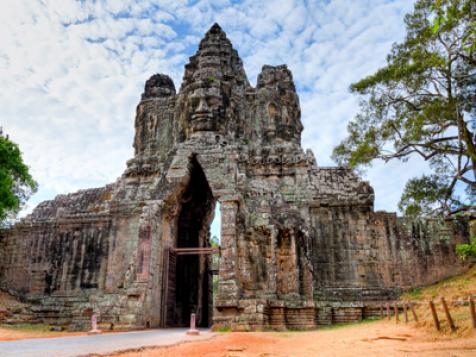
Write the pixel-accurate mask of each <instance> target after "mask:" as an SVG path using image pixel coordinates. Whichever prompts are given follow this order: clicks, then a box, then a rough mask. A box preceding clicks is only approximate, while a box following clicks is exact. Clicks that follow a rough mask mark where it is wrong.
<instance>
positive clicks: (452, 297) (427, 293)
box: [400, 265, 476, 336]
mask: <svg viewBox="0 0 476 357" xmlns="http://www.w3.org/2000/svg"><path fill="white" fill-rule="evenodd" d="M469 296H473V297H476V265H475V266H473V267H472V268H471V269H469V270H468V271H467V272H466V273H464V274H461V275H458V276H455V277H451V278H448V279H444V280H442V281H440V282H438V283H436V284H434V285H431V286H428V287H424V288H418V289H414V290H412V291H409V292H407V293H405V294H403V295H402V296H401V300H404V301H412V302H415V303H416V311H417V315H418V318H419V321H418V323H415V322H413V318H412V317H411V316H412V315H411V313H409V316H410V321H411V322H412V323H414V324H416V326H418V327H421V328H424V329H426V330H428V331H433V332H435V333H438V332H437V331H436V328H435V326H434V322H433V317H432V315H431V311H430V308H429V301H430V300H433V302H434V304H435V307H436V310H437V314H438V318H439V321H440V324H441V331H440V333H443V334H448V335H449V334H452V335H455V336H464V335H468V334H471V333H472V332H473V328H472V326H471V315H470V310H469V306H468V304H467V303H466V304H461V302H465V301H468V297H469ZM441 297H444V298H445V300H446V302H447V304H448V307H449V309H450V313H451V317H452V318H453V321H454V323H455V325H456V327H457V331H456V332H455V333H454V332H451V329H450V326H449V324H448V322H447V320H446V317H445V314H444V310H443V306H442V303H441ZM400 320H402V314H400Z"/></svg>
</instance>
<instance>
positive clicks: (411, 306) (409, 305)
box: [380, 296, 476, 332]
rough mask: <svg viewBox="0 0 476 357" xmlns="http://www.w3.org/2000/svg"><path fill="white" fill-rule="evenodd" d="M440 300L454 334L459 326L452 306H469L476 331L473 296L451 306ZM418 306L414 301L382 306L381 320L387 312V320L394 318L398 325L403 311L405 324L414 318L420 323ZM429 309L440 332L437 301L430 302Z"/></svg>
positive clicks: (475, 311)
mask: <svg viewBox="0 0 476 357" xmlns="http://www.w3.org/2000/svg"><path fill="white" fill-rule="evenodd" d="M439 300H440V303H441V308H442V310H443V315H444V318H445V319H446V321H447V322H448V326H449V327H450V329H451V331H452V332H455V331H456V330H457V329H458V326H457V325H456V323H455V320H454V319H453V315H452V314H451V310H450V306H454V305H462V306H466V305H467V306H468V309H469V311H470V322H471V326H472V328H473V329H476V310H475V304H474V300H473V298H472V297H471V296H470V297H469V298H468V299H467V300H457V301H452V302H451V304H448V303H447V301H446V299H445V298H444V297H441V298H440V299H439ZM418 304H419V305H420V304H421V303H418ZM416 305H417V303H415V302H413V301H403V302H394V303H393V306H391V305H390V304H389V303H387V304H385V306H384V305H383V304H381V305H380V318H382V319H383V318H385V316H384V311H386V315H387V316H386V317H387V320H391V319H392V317H393V318H394V319H395V322H396V323H398V322H400V310H401V311H402V312H403V320H404V322H405V323H408V322H409V321H410V318H413V321H415V322H418V315H417V311H416V309H415V306H416ZM392 307H393V309H392ZM428 307H429V309H430V312H431V316H432V319H433V324H434V325H435V328H436V330H438V331H440V330H441V324H440V316H439V315H438V309H437V308H436V303H435V301H434V300H430V301H428ZM392 310H393V314H392ZM409 311H410V312H411V316H410V315H409ZM392 315H393V316H392Z"/></svg>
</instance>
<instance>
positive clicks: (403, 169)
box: [0, 0, 426, 212]
mask: <svg viewBox="0 0 476 357" xmlns="http://www.w3.org/2000/svg"><path fill="white" fill-rule="evenodd" d="M412 7H413V1H410V0H395V1H391V0H386V1H385V0H361V1H359V0H327V1H321V0H314V1H304V0H299V1H298V0H296V1H291V0H280V1H273V0H267V1H256V0H253V1H251V0H250V1H248V0H246V1H231V0H214V1H211V0H210V1H202V0H195V1H186V0H160V1H153V2H151V1H66V0H58V1H34V0H28V1H21V0H18V1H11V2H9V3H8V4H7V3H6V2H2V4H1V5H0V23H1V24H2V25H1V27H0V31H1V32H0V34H1V41H2V45H1V46H0V86H1V88H2V91H0V126H2V127H3V129H4V131H5V132H6V133H8V134H9V135H10V137H11V138H12V139H13V140H14V141H15V142H17V143H18V144H19V145H20V148H21V150H22V151H23V153H24V159H25V161H26V162H27V163H28V165H30V167H31V170H32V174H33V176H34V177H35V178H36V179H37V180H38V182H39V185H40V189H39V191H38V193H37V194H36V195H35V196H34V197H33V198H32V199H31V201H30V203H29V206H28V207H27V208H26V210H25V211H24V212H29V211H30V210H31V209H32V208H33V207H34V206H35V205H36V204H38V203H39V202H40V201H42V200H45V199H52V198H53V197H54V196H55V195H56V194H60V193H68V192H73V191H76V190H78V189H81V188H88V187H97V186H102V185H104V184H106V183H110V182H113V181H114V180H116V178H117V177H119V176H120V175H121V173H122V172H123V170H124V169H125V162H126V160H127V159H129V158H131V157H132V155H133V150H132V140H133V126H134V115H135V107H136V105H137V103H138V102H139V99H140V94H141V92H142V90H143V86H144V82H145V80H146V79H147V78H149V77H150V76H151V75H152V74H154V73H158V72H161V73H166V74H169V75H170V76H171V77H172V78H173V79H174V82H175V86H176V87H177V88H179V87H180V83H181V78H182V75H183V66H184V64H185V63H186V62H187V60H188V57H189V56H191V55H192V54H193V53H194V52H195V51H196V48H197V45H198V43H199V41H200V39H201V37H202V36H203V34H204V33H205V32H206V30H207V29H208V28H209V27H210V26H211V25H212V24H213V23H214V22H218V23H220V25H221V26H222V28H223V29H224V31H225V32H226V33H227V35H228V37H229V38H230V40H231V41H232V43H233V45H234V47H235V48H236V49H237V50H238V52H239V54H240V56H241V58H242V59H243V62H244V66H245V69H246V72H247V75H248V78H249V80H250V82H251V83H252V84H254V83H256V76H257V74H258V73H259V71H260V70H261V67H262V66H263V65H264V64H271V65H277V64H282V63H286V64H287V65H288V67H289V68H290V69H291V71H292V72H293V75H294V79H295V82H296V85H297V88H298V92H299V95H300V100H301V108H302V121H303V124H304V132H303V140H302V144H303V147H304V148H305V149H306V148H311V149H312V150H313V151H314V154H315V156H316V159H317V162H318V164H319V165H320V166H332V165H334V163H333V162H332V160H331V159H330V155H331V152H332V149H333V147H334V146H335V145H337V144H338V143H339V142H340V141H341V140H342V139H343V138H344V137H345V134H346V131H345V128H346V125H347V123H348V121H349V120H350V119H351V118H352V117H353V116H354V115H355V114H356V112H357V110H358V101H359V98H358V97H356V96H354V95H352V94H351V93H350V92H349V90H348V88H349V85H350V84H351V83H352V82H354V81H357V80H359V79H360V78H362V77H364V76H365V75H368V74H371V73H372V72H373V71H375V70H376V69H377V68H379V67H381V66H383V65H384V64H385V58H386V54H387V53H388V52H389V50H390V48H391V45H392V43H394V42H396V41H400V40H402V39H403V37H404V35H405V30H404V25H403V17H404V15H405V13H408V12H409V11H411V9H412ZM424 170H426V166H425V165H424V164H423V163H422V162H421V161H418V160H410V161H409V162H408V163H405V164H401V163H399V162H395V163H387V164H384V163H381V162H378V163H376V164H375V165H374V166H373V167H372V168H370V169H368V170H367V171H366V172H365V173H364V179H366V180H369V181H370V183H371V185H372V186H373V187H374V188H375V192H376V200H375V208H376V209H377V210H389V211H395V210H396V205H397V202H398V199H399V197H400V195H401V192H402V189H403V185H404V183H405V182H406V180H407V179H408V178H410V177H414V176H418V175H420V174H421V173H422V172H423V171H424Z"/></svg>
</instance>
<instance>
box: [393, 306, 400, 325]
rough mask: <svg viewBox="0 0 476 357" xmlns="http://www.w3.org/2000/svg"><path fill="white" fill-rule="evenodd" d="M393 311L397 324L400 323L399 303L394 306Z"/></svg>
mask: <svg viewBox="0 0 476 357" xmlns="http://www.w3.org/2000/svg"><path fill="white" fill-rule="evenodd" d="M393 309H394V310H395V322H398V321H399V319H398V305H397V303H395V304H394V306H393Z"/></svg>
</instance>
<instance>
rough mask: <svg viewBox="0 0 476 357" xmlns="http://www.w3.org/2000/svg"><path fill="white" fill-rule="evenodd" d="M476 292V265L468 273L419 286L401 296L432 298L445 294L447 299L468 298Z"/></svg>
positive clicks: (412, 298) (421, 298) (408, 298)
mask: <svg viewBox="0 0 476 357" xmlns="http://www.w3.org/2000/svg"><path fill="white" fill-rule="evenodd" d="M472 294H476V265H474V266H473V267H472V268H471V269H470V270H468V271H467V272H466V273H464V274H461V275H458V276H454V277H451V278H447V279H444V280H442V281H440V282H438V283H436V284H434V285H431V286H428V287H425V288H417V289H414V290H412V291H409V292H407V293H405V294H403V295H402V296H401V299H402V300H431V299H435V298H437V297H441V296H444V297H445V299H450V300H457V299H467V298H468V296H469V295H472Z"/></svg>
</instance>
